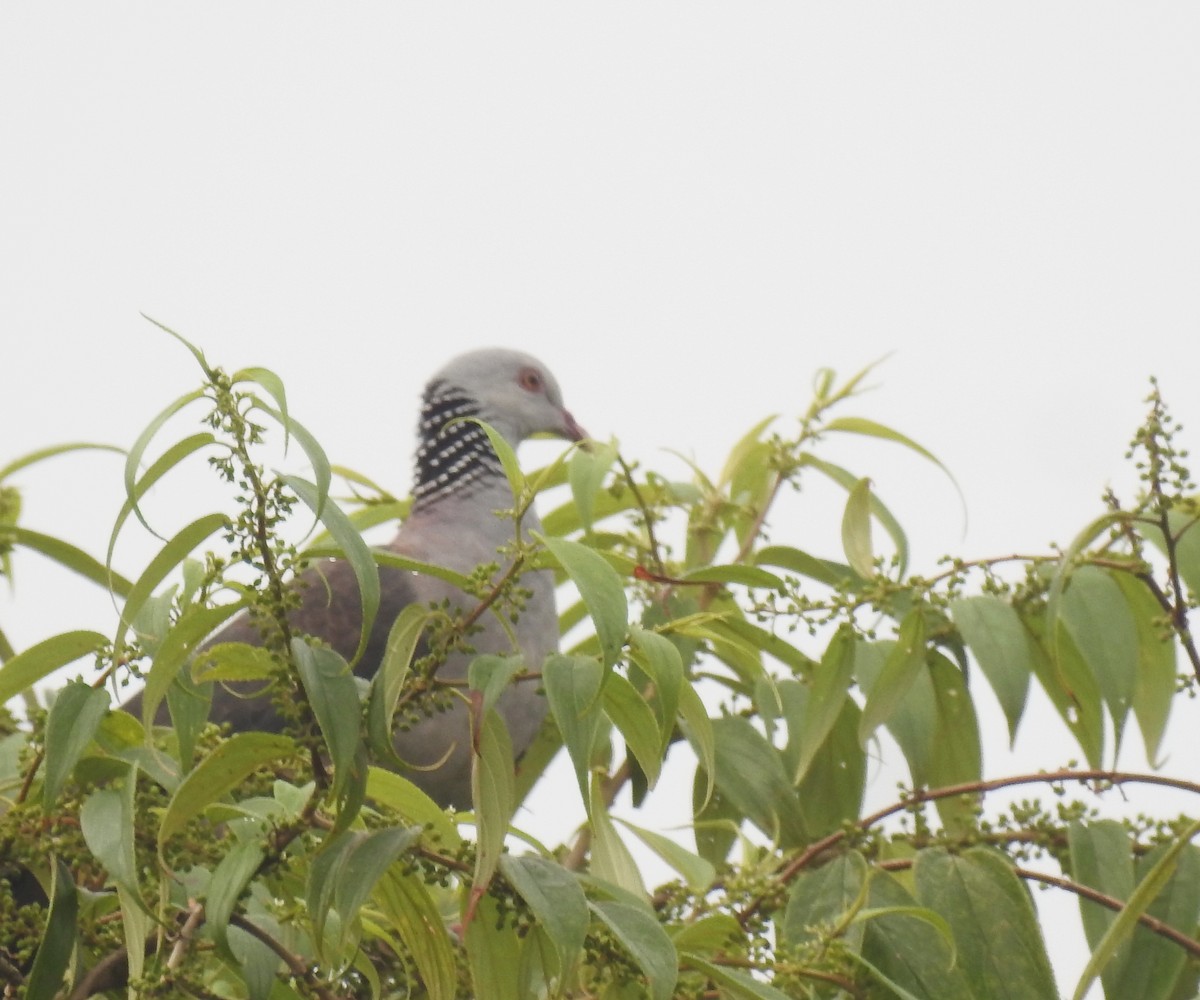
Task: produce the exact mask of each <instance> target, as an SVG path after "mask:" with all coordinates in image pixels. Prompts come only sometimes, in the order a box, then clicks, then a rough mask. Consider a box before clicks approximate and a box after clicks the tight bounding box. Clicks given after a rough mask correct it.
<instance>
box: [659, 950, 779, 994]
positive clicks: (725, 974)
mask: <svg viewBox="0 0 1200 1000" xmlns="http://www.w3.org/2000/svg"><path fill="white" fill-rule="evenodd" d="M680 961H682V963H683V964H684V965H685V966H687V967H689V968H692V969H695V970H696V971H697V972H702V973H704V975H705V976H706V977H708V978H709V979H711V980H712V981H713V982H714V983H716V984H717V985H718V986H720V987H721V995H722V997H730V998H731V1000H788V995H787V994H786V993H780V992H779V990H777V989H775V987H774V986H770V985H768V984H767V983H761V982H759V981H758V980H757V979H752V978H751V977H750V976H748V975H747V974H746V973H744V972H738V971H737V970H736V969H727V968H725V967H723V966H720V965H713V963H712V962H706V961H705V960H704V959H702V958H701V957H700V956H698V955H689V954H687V953H685V954H683V955H681V956H680Z"/></svg>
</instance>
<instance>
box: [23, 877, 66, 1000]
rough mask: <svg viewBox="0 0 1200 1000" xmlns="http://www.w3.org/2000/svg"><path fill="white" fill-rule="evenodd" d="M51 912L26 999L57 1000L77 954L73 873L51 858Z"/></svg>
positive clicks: (27, 988)
mask: <svg viewBox="0 0 1200 1000" xmlns="http://www.w3.org/2000/svg"><path fill="white" fill-rule="evenodd" d="M50 871H51V875H50V910H49V912H48V913H47V914H46V930H45V932H44V933H43V934H42V940H41V941H40V942H39V944H38V949H37V955H36V956H35V957H34V960H33V966H32V968H30V970H29V978H28V979H27V980H26V981H25V1000H54V997H55V996H56V995H57V993H58V989H59V987H60V986H61V985H62V982H63V979H64V978H65V977H66V974H67V970H68V969H69V968H70V967H71V965H72V962H71V957H72V954H73V953H74V951H75V934H76V926H75V921H76V916H77V914H78V912H79V896H78V893H77V892H76V890H75V882H74V881H73V880H72V878H71V871H70V869H69V868H67V866H66V865H65V864H63V863H62V861H61V860H60V859H59V858H57V857H54V856H53V855H52V856H51V866H50Z"/></svg>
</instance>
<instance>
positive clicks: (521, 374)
mask: <svg viewBox="0 0 1200 1000" xmlns="http://www.w3.org/2000/svg"><path fill="white" fill-rule="evenodd" d="M463 417H475V418H477V419H479V420H483V421H485V422H486V423H488V424H490V425H491V426H492V427H494V428H495V429H496V430H498V431H499V432H500V433H501V434H503V435H504V438H505V440H506V441H508V443H509V444H510V445H512V446H513V447H514V448H515V447H516V446H517V445H519V444H520V443H521V442H522V441H524V440H525V439H526V438H528V437H530V436H531V435H533V434H539V433H545V434H554V435H557V436H558V437H562V438H566V439H567V440H569V441H580V440H582V439H583V438H584V437H586V435H585V434H584V431H583V429H582V428H581V427H580V426H579V425H578V424H577V423H576V422H575V418H574V417H572V416H571V414H570V412H569V411H568V410H567V409H566V408H565V407H564V406H563V402H562V392H561V391H560V389H559V388H558V382H557V381H556V380H555V378H554V376H553V375H552V374H551V373H550V370H549V369H548V368H547V367H546V366H545V365H544V364H542V363H541V362H540V361H538V360H537V358H534V357H531V356H530V355H528V354H522V353H521V352H520V351H510V350H506V349H504V348H499V347H491V348H485V349H483V350H478V351H471V352H469V353H467V354H461V355H459V356H458V357H457V358H454V359H453V360H452V361H450V362H448V363H447V364H446V365H445V366H444V367H442V369H441V370H440V371H438V372H437V374H435V375H434V376H433V378H431V379H430V380H429V383H428V385H427V386H426V387H425V398H424V404H423V406H422V408H421V423H420V427H419V428H418V436H419V438H420V444H419V447H418V450H417V474H416V485H415V487H414V490H413V495H414V497H415V498H416V500H417V502H418V503H425V502H428V501H430V500H432V499H434V498H436V497H439V496H444V495H446V494H447V493H451V492H454V491H456V490H459V489H461V488H463V487H465V486H467V485H469V484H473V483H476V482H479V481H482V480H484V479H487V478H490V477H491V476H501V475H503V473H502V471H501V469H500V463H499V460H498V459H497V458H496V455H495V452H493V450H492V447H491V444H490V443H489V442H488V440H487V436H486V435H485V434H484V432H483V430H482V429H481V428H480V427H479V425H478V424H476V423H474V422H472V421H469V420H462V419H460V418H463Z"/></svg>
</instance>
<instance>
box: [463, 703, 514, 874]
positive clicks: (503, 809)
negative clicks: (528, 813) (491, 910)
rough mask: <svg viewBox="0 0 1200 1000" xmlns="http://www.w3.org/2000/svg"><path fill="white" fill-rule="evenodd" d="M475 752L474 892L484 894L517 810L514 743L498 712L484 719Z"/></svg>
mask: <svg viewBox="0 0 1200 1000" xmlns="http://www.w3.org/2000/svg"><path fill="white" fill-rule="evenodd" d="M476 750H477V752H476V753H475V754H473V755H472V757H471V765H472V766H471V801H472V802H473V803H474V805H475V826H476V830H477V833H478V840H477V847H476V851H475V877H474V885H473V888H472V891H473V892H482V891H483V890H484V889H485V888H486V887H487V884H488V882H490V881H491V878H492V875H493V874H494V873H495V871H496V866H497V865H498V864H499V863H500V856H501V854H502V853H503V852H504V838H505V837H506V836H507V835H508V825H509V823H511V822H512V817H513V813H514V812H515V811H516V808H517V799H516V791H515V789H514V777H513V749H512V741H511V740H510V739H509V736H508V727H507V726H505V725H504V720H503V719H502V718H500V716H499V714H498V713H496V712H495V711H492V712H488V713H487V714H486V715H485V716H484V718H483V724H482V726H481V728H480V731H479V744H478V747H477V748H476Z"/></svg>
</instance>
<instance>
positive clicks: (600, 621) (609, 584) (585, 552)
mask: <svg viewBox="0 0 1200 1000" xmlns="http://www.w3.org/2000/svg"><path fill="white" fill-rule="evenodd" d="M538 537H540V536H538ZM541 541H542V542H543V543H544V544H545V545H546V547H547V548H548V549H549V550H550V552H551V553H552V554H553V555H554V558H555V559H557V560H558V562H559V564H560V565H561V566H562V568H563V569H564V570H565V571H566V573H567V575H568V576H569V577H570V578H571V581H572V582H573V583H574V584H575V586H576V587H578V588H579V596H580V597H582V598H583V602H584V604H586V605H587V609H588V614H589V615H591V618H592V623H593V624H594V625H595V628H596V636H597V638H598V639H599V640H600V649H601V651H602V652H603V654H604V663H605V665H606V666H611V665H612V664H614V663H616V661H617V659H618V658H619V657H620V655H621V647H622V646H623V645H624V643H625V633H626V631H627V629H628V618H629V607H628V604H627V602H626V600H625V588H624V587H623V586H622V585H621V578H620V577H619V576H617V573H616V570H614V569H613V568H612V567H611V566H610V565H609V564H608V563H607V562H605V561H604V557H603V556H600V555H599V554H597V553H596V552H595V551H593V550H592V549H589V548H588V547H587V546H586V545H581V544H580V543H579V542H572V541H570V540H569V539H566V538H550V537H546V538H541Z"/></svg>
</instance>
